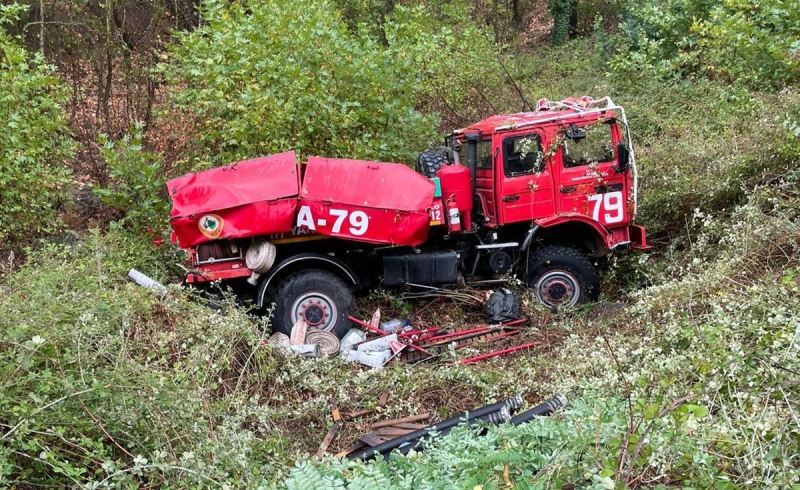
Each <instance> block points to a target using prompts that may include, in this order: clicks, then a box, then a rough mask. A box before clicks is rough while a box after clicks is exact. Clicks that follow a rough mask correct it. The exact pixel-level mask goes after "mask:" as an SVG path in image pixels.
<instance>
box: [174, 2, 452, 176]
mask: <svg viewBox="0 0 800 490" xmlns="http://www.w3.org/2000/svg"><path fill="white" fill-rule="evenodd" d="M202 13H203V14H202V15H203V19H204V21H203V24H202V26H201V27H200V28H199V29H197V30H195V31H193V32H190V33H185V34H183V35H181V36H180V38H179V43H178V45H176V46H175V47H174V49H173V50H172V51H171V53H170V57H171V63H170V64H169V65H167V66H166V67H165V73H166V74H167V78H168V80H169V81H170V82H171V83H172V84H173V87H175V88H178V89H179V90H176V91H175V92H174V97H173V102H174V103H175V104H176V105H177V107H180V108H181V109H183V110H186V111H189V112H192V113H196V114H198V115H199V116H200V117H201V121H202V122H201V129H200V134H199V138H200V141H201V143H202V144H203V145H204V150H205V155H206V156H207V157H208V160H209V161H210V162H213V163H225V162H229V161H232V160H236V159H240V158H244V157H252V156H256V155H259V154H265V153H274V152H277V151H284V150H287V149H290V148H293V149H296V150H297V151H298V152H299V153H300V154H302V155H309V154H320V155H326V156H348V157H362V158H373V159H384V160H400V161H403V160H406V161H411V160H413V158H414V155H415V149H419V148H422V147H424V145H425V144H427V142H428V141H429V139H430V138H431V136H432V134H433V131H434V127H435V121H436V119H435V117H433V116H430V115H425V114H422V113H420V112H418V111H416V110H415V109H414V101H415V99H414V95H415V93H416V91H417V87H416V83H417V77H416V76H415V75H416V70H414V69H413V67H412V66H411V65H410V60H409V59H405V60H403V59H401V58H393V57H392V53H391V52H390V51H388V50H387V49H386V47H385V46H383V45H381V44H380V43H379V42H378V41H376V40H375V39H373V38H372V37H370V36H369V35H367V34H359V33H357V34H354V33H352V32H350V31H349V30H348V29H347V26H346V25H345V23H344V22H343V21H342V20H341V18H340V15H339V14H338V12H337V11H336V10H335V9H334V8H333V7H332V6H331V4H329V3H327V2H316V1H309V0H304V1H298V2H280V1H269V2H234V3H230V2H224V1H220V0H207V1H205V2H203V6H202Z"/></svg>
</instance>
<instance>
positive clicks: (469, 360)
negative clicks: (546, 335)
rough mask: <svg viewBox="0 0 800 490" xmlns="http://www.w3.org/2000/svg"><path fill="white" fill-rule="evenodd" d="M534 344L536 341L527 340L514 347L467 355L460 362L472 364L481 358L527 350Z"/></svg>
mask: <svg viewBox="0 0 800 490" xmlns="http://www.w3.org/2000/svg"><path fill="white" fill-rule="evenodd" d="M535 345H538V343H537V342H528V343H527V344H520V345H516V346H514V347H509V348H508V349H500V350H496V351H492V352H487V353H485V354H480V355H478V356H474V357H468V358H466V359H462V360H461V364H474V363H476V362H480V361H483V360H486V359H491V358H493V357H501V356H505V355H508V354H511V353H512V352H519V351H521V350H527V349H530V348H531V347H533V346H535Z"/></svg>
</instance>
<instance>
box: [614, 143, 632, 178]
mask: <svg viewBox="0 0 800 490" xmlns="http://www.w3.org/2000/svg"><path fill="white" fill-rule="evenodd" d="M617 160H618V163H617V172H619V173H622V172H624V171H626V170H628V166H629V165H630V162H631V152H630V151H629V150H628V147H627V146H625V143H620V144H618V145H617Z"/></svg>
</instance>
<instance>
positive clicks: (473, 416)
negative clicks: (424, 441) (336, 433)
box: [348, 396, 524, 460]
mask: <svg viewBox="0 0 800 490" xmlns="http://www.w3.org/2000/svg"><path fill="white" fill-rule="evenodd" d="M523 403H524V400H523V399H522V397H521V396H515V397H513V398H509V399H508V400H503V401H500V402H497V403H492V404H491V405H486V406H485V407H481V408H478V409H475V410H473V411H468V412H464V413H462V414H460V415H456V416H455V417H450V418H449V419H446V420H443V421H441V422H438V423H436V424H433V425H430V426H428V427H425V428H424V429H419V430H415V431H414V432H410V433H408V434H406V435H404V436H400V437H397V438H394V439H391V440H389V441H386V442H384V443H383V444H378V445H377V446H374V447H370V448H367V449H363V450H361V451H358V452H356V453H353V454H351V455H350V456H348V459H364V460H368V459H371V458H373V457H375V456H376V455H378V454H388V453H390V452H391V451H393V450H394V449H397V448H399V447H400V446H402V445H404V444H408V447H407V449H406V448H403V449H404V450H401V451H402V452H403V453H404V454H405V453H406V452H408V451H409V450H411V447H412V446H413V447H417V446H418V445H419V444H418V443H419V442H420V441H419V440H418V439H421V438H423V437H425V436H429V435H431V434H432V433H442V432H445V431H447V432H449V431H450V429H452V428H453V427H455V426H456V425H458V424H459V423H461V422H464V421H466V422H467V424H470V423H477V422H478V419H481V418H482V417H486V420H481V421H487V422H490V423H500V422H502V421H503V420H502V415H495V413H496V412H499V411H500V410H501V409H503V408H505V409H506V410H507V411H508V414H509V415H510V413H511V411H514V410H517V409H518V408H520V407H521V406H522V404H523ZM490 416H494V419H492V420H489V419H491V418H492V417H490ZM494 420H497V421H496V422H495V421H494ZM411 442H414V444H409V443H411Z"/></svg>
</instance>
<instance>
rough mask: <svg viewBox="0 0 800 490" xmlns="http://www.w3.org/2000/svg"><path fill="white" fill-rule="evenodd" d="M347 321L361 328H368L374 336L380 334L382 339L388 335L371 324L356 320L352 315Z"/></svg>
mask: <svg viewBox="0 0 800 490" xmlns="http://www.w3.org/2000/svg"><path fill="white" fill-rule="evenodd" d="M347 319H348V320H350V321H351V322H353V323H355V324H356V325H360V326H362V327H364V328H366V329H367V330H368V331H370V332H372V333H374V334H378V335H379V336H381V337H383V336H384V335H386V334H385V333H384V332H383V330H381V329H380V328H378V327H373V326H372V325H371V324H369V323H367V322H365V321H361V320H359V319H358V318H356V317H354V316H352V315H350V316H348V317H347Z"/></svg>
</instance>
